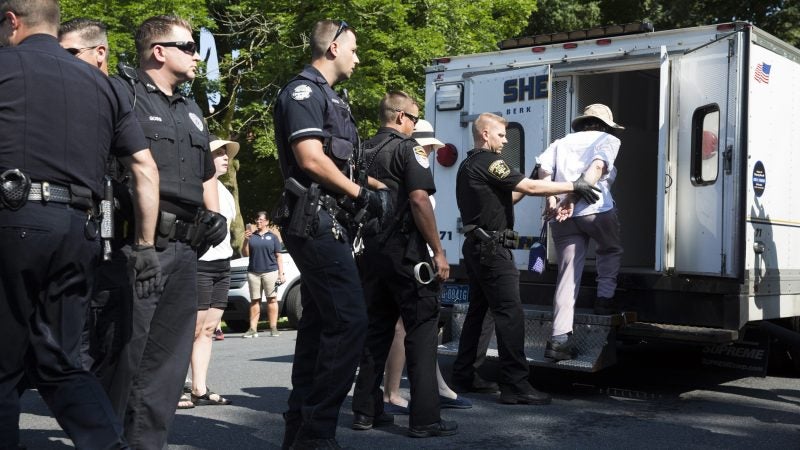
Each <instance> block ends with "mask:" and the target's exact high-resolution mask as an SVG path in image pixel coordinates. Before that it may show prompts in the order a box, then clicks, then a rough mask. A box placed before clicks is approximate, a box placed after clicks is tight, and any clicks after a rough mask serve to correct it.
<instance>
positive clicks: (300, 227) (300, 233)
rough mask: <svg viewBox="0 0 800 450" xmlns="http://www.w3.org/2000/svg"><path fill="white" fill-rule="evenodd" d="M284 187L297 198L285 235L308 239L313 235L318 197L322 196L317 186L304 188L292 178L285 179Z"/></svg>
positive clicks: (316, 219) (316, 220) (316, 218)
mask: <svg viewBox="0 0 800 450" xmlns="http://www.w3.org/2000/svg"><path fill="white" fill-rule="evenodd" d="M284 187H285V188H286V190H287V191H288V192H290V193H291V194H292V195H294V196H295V197H296V198H297V201H295V203H294V209H293V210H292V214H291V217H290V218H289V226H288V227H287V228H286V233H287V234H288V235H290V236H295V237H300V238H303V239H310V238H311V237H312V236H313V235H314V233H315V231H316V227H317V223H318V221H319V219H318V217H317V211H318V210H319V197H320V195H321V194H322V191H321V190H320V187H319V184H317V183H311V186H309V187H308V188H306V187H305V186H303V185H302V184H300V183H299V182H298V181H297V180H296V179H294V178H293V177H289V178H287V179H286V183H285V185H284Z"/></svg>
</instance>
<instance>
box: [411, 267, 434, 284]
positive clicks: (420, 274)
mask: <svg viewBox="0 0 800 450" xmlns="http://www.w3.org/2000/svg"><path fill="white" fill-rule="evenodd" d="M414 278H416V279H417V282H418V283H420V284H430V282H431V281H433V280H434V279H435V278H436V273H435V272H434V271H433V267H431V265H430V264H428V263H426V262H421V263H417V265H416V266H414Z"/></svg>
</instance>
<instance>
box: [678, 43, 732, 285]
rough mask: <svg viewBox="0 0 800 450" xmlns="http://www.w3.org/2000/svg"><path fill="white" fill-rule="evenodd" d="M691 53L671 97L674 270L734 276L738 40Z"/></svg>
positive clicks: (682, 63)
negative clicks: (674, 125) (674, 126)
mask: <svg viewBox="0 0 800 450" xmlns="http://www.w3.org/2000/svg"><path fill="white" fill-rule="evenodd" d="M728 36H729V37H727V38H720V39H718V40H716V41H713V42H711V43H709V44H706V45H704V46H701V47H698V48H694V49H691V50H687V51H686V52H685V54H684V55H682V56H681V57H680V58H676V63H675V69H674V78H673V80H674V84H673V87H672V88H673V90H676V93H675V94H676V95H673V98H676V99H677V101H676V104H675V106H674V108H675V112H676V113H677V114H673V117H676V118H677V120H678V124H677V140H676V142H675V145H676V147H674V148H673V150H674V151H673V154H674V155H676V156H677V161H676V171H675V175H674V179H673V189H675V190H676V192H675V195H676V201H677V205H678V206H677V208H676V210H675V211H673V213H675V214H676V216H675V236H674V239H675V271H676V272H677V273H679V274H696V275H713V276H725V277H735V276H737V275H738V270H737V269H735V268H734V267H732V266H733V260H734V258H733V256H734V252H735V250H736V249H735V244H734V243H735V242H736V239H732V237H733V236H732V235H733V234H735V233H737V232H738V229H737V228H736V227H735V226H734V224H735V223H736V222H735V219H736V217H735V212H736V210H737V207H736V205H735V204H732V200H731V198H732V197H731V196H730V195H728V193H729V192H730V191H731V190H732V189H734V177H733V176H732V171H731V168H730V167H731V166H730V158H732V156H733V155H732V153H733V145H732V144H731V145H730V146H729V145H728V143H733V142H736V133H737V130H736V126H735V123H736V108H730V105H735V97H734V96H735V95H737V92H738V91H737V89H736V86H738V79H737V77H736V72H737V65H736V64H735V59H734V58H732V56H733V49H734V45H735V42H736V38H737V36H738V34H737V33H735V34H733V35H728Z"/></svg>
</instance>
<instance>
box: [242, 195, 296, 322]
mask: <svg viewBox="0 0 800 450" xmlns="http://www.w3.org/2000/svg"><path fill="white" fill-rule="evenodd" d="M256 217H257V218H256V231H253V230H252V229H249V228H248V229H246V230H245V232H244V243H242V256H249V257H250V263H249V264H248V265H247V284H248V285H249V286H250V329H249V330H247V332H246V333H245V334H244V335H243V336H242V337H243V338H252V337H258V318H259V316H260V315H261V295H262V293H263V294H264V295H266V296H267V318H268V319H269V327H270V336H272V337H275V336H279V335H280V333H278V292H277V291H278V285H279V284H282V283H283V282H285V281H286V279H285V278H284V275H283V261H282V260H281V253H280V251H281V241H280V239H278V236H276V235H275V234H273V233H272V232H270V231H269V216H268V215H267V213H266V211H259V212H258V214H257V215H256Z"/></svg>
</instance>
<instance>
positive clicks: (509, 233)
mask: <svg viewBox="0 0 800 450" xmlns="http://www.w3.org/2000/svg"><path fill="white" fill-rule="evenodd" d="M497 238H498V239H497V241H498V243H499V244H500V245H501V246H502V247H505V248H511V249H513V248H517V246H518V244H519V233H517V232H516V231H514V230H511V229H506V230H503V231H500V232H499V233H497Z"/></svg>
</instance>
